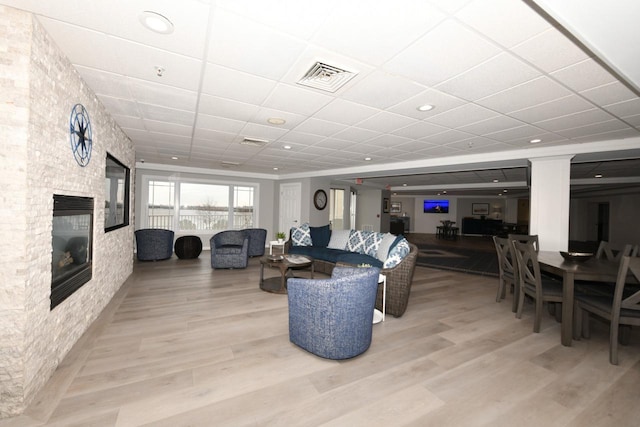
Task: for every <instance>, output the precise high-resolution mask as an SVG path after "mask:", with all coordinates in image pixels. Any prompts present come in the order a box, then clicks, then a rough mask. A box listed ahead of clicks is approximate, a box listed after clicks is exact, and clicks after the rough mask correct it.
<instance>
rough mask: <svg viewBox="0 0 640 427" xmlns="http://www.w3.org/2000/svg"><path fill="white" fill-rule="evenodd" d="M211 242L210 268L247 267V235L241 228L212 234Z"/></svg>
mask: <svg viewBox="0 0 640 427" xmlns="http://www.w3.org/2000/svg"><path fill="white" fill-rule="evenodd" d="M209 243H210V244H211V268H247V263H248V262H249V236H247V235H246V234H245V233H244V232H243V231H242V230H226V231H221V232H219V233H218V234H214V235H213V237H211V240H210V241H209Z"/></svg>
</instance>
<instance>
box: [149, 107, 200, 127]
mask: <svg viewBox="0 0 640 427" xmlns="http://www.w3.org/2000/svg"><path fill="white" fill-rule="evenodd" d="M137 105H138V109H139V110H140V113H142V118H143V119H145V120H155V121H160V122H168V123H175V124H179V125H184V126H193V122H194V119H195V114H194V113H193V112H191V111H184V110H174V109H171V108H166V107H162V106H159V105H150V104H142V103H138V104H137Z"/></svg>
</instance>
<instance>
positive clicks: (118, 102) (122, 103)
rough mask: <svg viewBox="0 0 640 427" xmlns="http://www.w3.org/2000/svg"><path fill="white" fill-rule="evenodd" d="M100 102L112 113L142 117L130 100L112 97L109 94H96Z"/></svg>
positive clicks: (136, 105) (136, 106)
mask: <svg viewBox="0 0 640 427" xmlns="http://www.w3.org/2000/svg"><path fill="white" fill-rule="evenodd" d="M98 98H99V99H100V101H101V102H102V104H103V105H104V106H105V108H107V110H109V112H110V113H111V114H113V115H118V116H130V117H139V118H142V112H141V111H140V109H139V108H138V104H136V103H135V102H134V101H132V100H128V99H119V98H112V97H110V96H104V95H101V96H98Z"/></svg>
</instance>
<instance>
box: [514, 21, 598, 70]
mask: <svg viewBox="0 0 640 427" xmlns="http://www.w3.org/2000/svg"><path fill="white" fill-rule="evenodd" d="M511 50H512V52H514V53H515V54H517V55H519V56H520V57H521V58H523V59H525V60H527V61H529V62H530V63H531V64H533V65H534V66H535V67H537V68H539V69H540V70H542V71H544V72H547V73H552V72H554V71H557V70H559V69H561V68H565V67H568V66H570V65H573V64H576V63H578V62H581V61H584V60H585V59H588V58H589V57H588V56H587V54H586V53H584V51H583V50H582V49H580V48H579V47H578V46H576V45H575V44H574V43H573V42H572V41H571V40H569V39H568V38H567V37H566V36H564V35H563V34H562V33H561V32H560V31H559V30H557V29H556V28H553V27H552V28H549V29H548V30H546V31H544V32H543V33H541V34H539V35H537V36H535V37H532V38H530V39H529V40H526V41H524V42H522V43H520V44H519V45H517V46H514V47H513V48H512V49H511Z"/></svg>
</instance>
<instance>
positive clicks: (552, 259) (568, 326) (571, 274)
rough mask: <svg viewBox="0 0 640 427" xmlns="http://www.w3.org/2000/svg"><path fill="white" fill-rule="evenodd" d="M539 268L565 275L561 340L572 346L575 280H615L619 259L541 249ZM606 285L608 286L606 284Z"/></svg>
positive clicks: (563, 279) (563, 276) (563, 280)
mask: <svg viewBox="0 0 640 427" xmlns="http://www.w3.org/2000/svg"><path fill="white" fill-rule="evenodd" d="M538 264H539V265H540V270H541V271H545V272H547V273H551V274H553V275H556V276H560V277H562V325H561V329H560V331H561V332H560V335H561V336H560V340H561V342H562V345H564V346H571V341H572V338H573V299H574V292H575V289H574V284H575V281H576V280H584V281H589V282H610V283H615V282H616V279H617V277H618V267H619V265H620V262H619V261H611V260H608V259H605V258H595V257H593V258H590V259H588V260H586V261H584V260H581V261H572V260H567V259H565V258H564V257H563V256H562V255H561V254H560V252H559V251H540V252H538ZM603 286H606V285H604V284H603Z"/></svg>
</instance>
